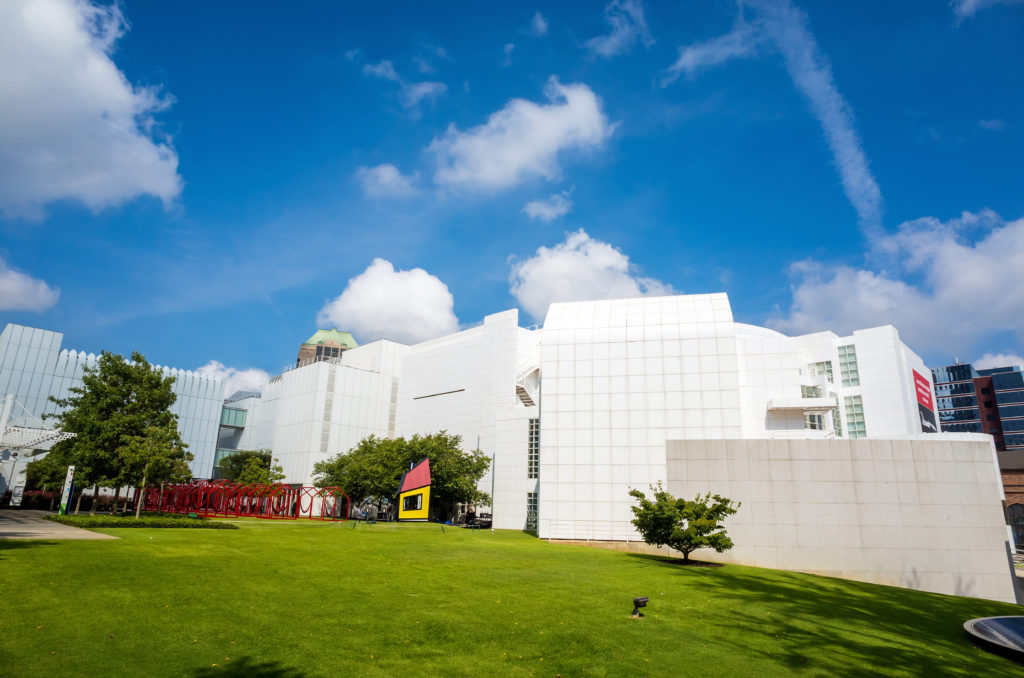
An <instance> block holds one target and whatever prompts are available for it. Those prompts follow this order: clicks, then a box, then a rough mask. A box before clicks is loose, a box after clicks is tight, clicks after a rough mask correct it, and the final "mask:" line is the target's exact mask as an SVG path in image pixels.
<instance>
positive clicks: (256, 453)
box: [216, 450, 271, 483]
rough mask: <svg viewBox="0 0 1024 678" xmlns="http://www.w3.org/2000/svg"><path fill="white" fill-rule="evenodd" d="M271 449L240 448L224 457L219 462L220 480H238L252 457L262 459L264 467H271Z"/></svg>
mask: <svg viewBox="0 0 1024 678" xmlns="http://www.w3.org/2000/svg"><path fill="white" fill-rule="evenodd" d="M270 456H271V453H270V450H238V451H237V452H234V453H232V454H229V455H228V456H226V457H222V458H221V460H220V461H219V462H217V476H216V477H217V478H218V479H220V480H230V481H231V482H233V483H234V482H238V477H239V476H240V475H242V470H243V469H245V467H246V465H247V464H248V463H249V460H250V459H253V458H256V459H259V460H260V463H261V464H262V465H263V467H264V468H268V469H269V468H270V463H271V459H270Z"/></svg>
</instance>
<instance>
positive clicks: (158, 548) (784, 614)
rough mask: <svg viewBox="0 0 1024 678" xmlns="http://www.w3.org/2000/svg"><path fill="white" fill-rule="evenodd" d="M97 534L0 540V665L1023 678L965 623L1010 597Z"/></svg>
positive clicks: (256, 537)
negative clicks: (968, 632)
mask: <svg viewBox="0 0 1024 678" xmlns="http://www.w3.org/2000/svg"><path fill="white" fill-rule="evenodd" d="M102 531H104V532H107V533H109V534H116V535H117V536H118V537H121V540H120V541H78V542H76V541H66V542H12V541H7V542H0V586H2V589H0V667H3V669H2V671H3V674H4V675H9V676H44V675H45V676H108V675H109V676H114V675H118V676H214V675H224V676H245V678H262V677H265V676H296V677H297V676H331V677H337V676H408V677H412V676H416V675H424V674H425V675H445V676H505V675H545V676H557V675H561V676H574V675H598V676H602V675H607V676H624V675H664V676H774V675H778V676H788V675H794V674H796V675H807V676H817V675H842V676H852V675H876V676H903V675H913V676H938V675H942V676H972V677H976V676H1008V675H1016V674H1019V673H1020V672H1021V667H1020V665H1018V664H1014V663H1012V662H1010V661H1008V660H1005V659H1001V658H999V657H996V656H993V655H990V654H988V653H986V652H983V651H981V650H978V649H976V648H975V647H974V646H973V645H972V644H971V643H970V642H969V641H968V640H967V639H966V637H965V636H964V633H963V630H962V627H961V625H962V623H963V622H964V621H965V620H966V619H969V618H971V617H978V616H988V615H997V614H1018V613H1020V612H1021V609H1020V608H1019V607H1016V606H1012V605H1005V604H1000V603H993V602H986V601H982V600H976V599H970V598H957V597H952V596H941V595H933V594H926V593H918V592H914V591H907V590H903V589H896V588H888V587H883V586H874V585H869V584H860V583H855V582H847V581H842V580H837V579H828V578H822V577H814V576H809V575H800V574H793V573H788V572H780V571H774V570H762V569H756V568H748V567H738V566H726V567H715V568H711V567H680V566H678V565H673V564H667V563H664V562H662V561H660V560H659V559H657V558H652V557H646V556H638V555H633V554H627V553H619V552H612V551H603V550H599V549H591V548H586V547H573V546H561V545H557V544H549V543H547V542H543V541H539V540H537V539H535V538H533V537H531V536H528V535H525V534H520V533H517V532H498V533H497V534H491V533H490V532H486V531H472V532H470V531H466V530H459V529H451V528H449V529H448V530H447V533H442V532H441V530H440V528H439V527H437V526H433V525H415V526H414V525H400V526H398V529H397V530H395V531H394V532H392V528H391V526H390V525H386V524H381V525H377V526H375V527H366V526H364V525H360V526H358V527H357V528H356V529H354V530H353V529H350V528H349V527H347V526H345V527H338V526H332V525H330V524H325V523H312V524H311V523H307V522H296V523H279V522H272V521H263V522H258V521H248V522H243V523H241V529H239V530H231V531H220V530H209V531H207V530H184V529H183V530H175V529H121V530H115V529H110V530H102ZM640 595H646V596H649V597H650V599H651V602H650V605H649V607H648V608H647V609H646V616H645V617H644V618H643V619H631V618H630V612H631V610H632V605H631V600H632V598H633V597H634V596H640Z"/></svg>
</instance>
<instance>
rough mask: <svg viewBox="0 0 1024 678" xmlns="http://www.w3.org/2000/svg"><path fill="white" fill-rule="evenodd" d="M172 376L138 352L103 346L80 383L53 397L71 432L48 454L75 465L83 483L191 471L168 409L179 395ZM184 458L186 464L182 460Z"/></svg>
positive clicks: (132, 481) (115, 483) (131, 481)
mask: <svg viewBox="0 0 1024 678" xmlns="http://www.w3.org/2000/svg"><path fill="white" fill-rule="evenodd" d="M173 383H174V377H171V376H164V374H163V372H161V371H160V370H159V369H157V368H155V367H153V366H151V365H150V364H149V363H148V362H147V361H146V358H145V357H144V356H143V355H142V354H141V353H138V352H135V353H132V356H131V361H127V360H125V359H124V358H123V357H122V356H120V355H116V354H113V353H108V352H106V351H104V352H103V353H102V354H101V355H100V358H99V360H98V362H97V364H96V367H86V368H85V370H84V373H83V375H82V385H81V386H76V387H74V388H71V389H70V392H71V395H70V396H68V397H67V398H55V397H53V396H50V400H51V401H52V402H54V403H56V404H57V405H59V406H60V407H61V408H63V409H62V410H61V411H60V412H58V413H57V414H55V415H51V416H53V417H54V418H55V419H56V420H57V422H58V425H59V427H60V429H61V430H62V431H65V432H68V433H74V434H75V436H74V437H73V438H69V439H67V440H64V441H61V442H60V443H58V444H57V445H54V449H53V451H52V452H51V453H50V454H54V453H56V454H57V455H58V457H57V459H61V460H63V461H64V462H66V463H68V464H74V465H75V480H76V481H77V482H80V483H82V484H83V485H104V486H111V487H117V488H120V487H121V486H123V485H139V484H140V483H142V482H143V479H144V478H146V477H147V473H151V474H154V475H151V476H149V478H148V479H147V480H146V482H147V483H148V482H150V479H152V478H155V477H156V476H157V475H160V476H165V477H166V478H167V479H176V478H179V477H181V476H182V475H184V477H185V478H187V477H188V474H187V473H186V472H185V468H187V462H188V461H189V460H191V459H192V455H191V454H189V453H188V452H186V451H185V448H186V447H187V446H186V445H185V443H183V442H182V440H181V436H180V434H179V433H178V417H177V416H176V415H175V414H173V413H172V412H171V411H170V408H171V406H172V405H173V404H174V401H175V399H176V396H175V395H174V392H173V391H172V390H171V387H172V384H173ZM183 464H184V465H183Z"/></svg>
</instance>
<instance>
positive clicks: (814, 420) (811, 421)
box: [804, 414, 825, 431]
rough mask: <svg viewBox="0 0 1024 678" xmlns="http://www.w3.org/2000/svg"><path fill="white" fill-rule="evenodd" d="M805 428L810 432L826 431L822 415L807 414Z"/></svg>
mask: <svg viewBox="0 0 1024 678" xmlns="http://www.w3.org/2000/svg"><path fill="white" fill-rule="evenodd" d="M804 428H805V429H807V430H809V431H824V430H825V421H824V419H823V418H822V416H821V415H820V414H805V415H804Z"/></svg>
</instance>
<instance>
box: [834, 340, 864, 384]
mask: <svg viewBox="0 0 1024 678" xmlns="http://www.w3.org/2000/svg"><path fill="white" fill-rule="evenodd" d="M839 376H840V378H841V379H842V380H843V386H860V372H859V371H858V370H857V350H856V349H855V348H854V347H853V344H847V345H846V346H840V347H839Z"/></svg>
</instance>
